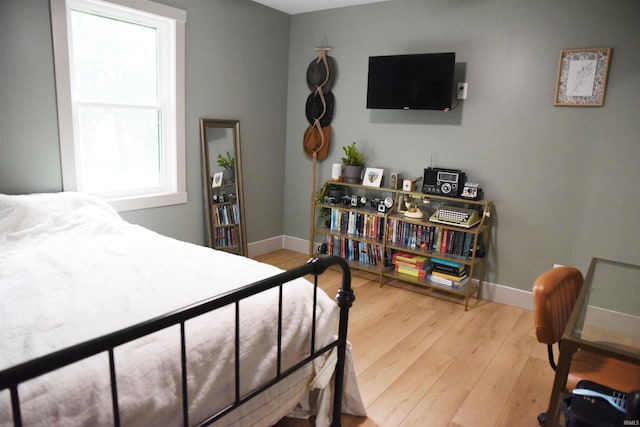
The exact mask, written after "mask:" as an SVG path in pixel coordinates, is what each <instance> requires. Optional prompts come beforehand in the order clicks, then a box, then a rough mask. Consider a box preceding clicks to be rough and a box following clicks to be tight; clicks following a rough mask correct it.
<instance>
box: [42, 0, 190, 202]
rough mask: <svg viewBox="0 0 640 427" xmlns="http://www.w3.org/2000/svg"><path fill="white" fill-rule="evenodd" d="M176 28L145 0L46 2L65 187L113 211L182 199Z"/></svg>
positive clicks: (181, 21) (172, 13)
mask: <svg viewBox="0 0 640 427" xmlns="http://www.w3.org/2000/svg"><path fill="white" fill-rule="evenodd" d="M130 3H131V4H130ZM134 6H135V7H134ZM185 21H186V15H185V13H184V12H183V11H180V10H178V9H174V8H171V7H168V6H164V5H160V4H158V3H153V2H149V1H146V0H114V1H109V2H107V1H102V0H52V27H53V29H54V55H55V65H56V83H57V89H58V109H59V117H60V118H59V120H60V140H61V151H62V166H63V181H64V188H65V190H74V191H83V192H87V193H93V194H97V195H99V196H101V197H103V198H105V199H106V200H107V201H109V202H110V203H112V204H113V205H114V206H115V207H116V208H117V209H119V210H130V209H139V208H145V207H152V206H162V205H168V204H176V203H185V202H186V191H185V177H184V175H185V167H184V25H185Z"/></svg>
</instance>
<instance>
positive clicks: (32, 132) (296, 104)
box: [0, 0, 640, 289]
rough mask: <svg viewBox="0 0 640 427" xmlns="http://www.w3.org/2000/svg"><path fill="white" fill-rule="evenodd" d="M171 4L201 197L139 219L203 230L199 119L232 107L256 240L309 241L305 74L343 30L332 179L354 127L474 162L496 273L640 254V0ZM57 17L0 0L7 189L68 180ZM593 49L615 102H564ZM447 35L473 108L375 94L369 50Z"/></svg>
mask: <svg viewBox="0 0 640 427" xmlns="http://www.w3.org/2000/svg"><path fill="white" fill-rule="evenodd" d="M163 2H164V3H167V4H171V5H173V6H177V7H180V8H182V9H184V10H186V11H187V14H188V18H187V100H186V101H187V102H186V104H187V118H186V119H187V168H188V175H187V190H188V192H189V203H188V204H187V205H180V206H174V207H167V208H158V209H149V210H142V211H137V212H127V213H125V214H124V215H123V216H124V217H125V218H126V219H128V220H130V221H132V222H136V223H140V224H142V225H144V226H146V227H149V228H151V229H154V230H156V231H159V232H161V233H163V234H166V235H169V236H172V237H176V238H179V239H183V240H186V241H191V242H194V243H202V242H203V241H204V230H203V221H202V196H201V182H200V180H201V178H200V146H199V135H198V118H199V117H209V118H233V119H239V120H240V122H241V136H242V144H243V161H244V170H245V178H244V183H245V193H246V194H245V198H246V208H247V227H248V230H247V234H248V236H249V241H250V242H256V241H259V240H261V239H266V238H269V237H274V236H279V235H282V234H285V235H290V236H294V237H298V238H301V239H307V238H308V233H309V198H310V192H311V162H310V160H309V159H308V158H306V157H305V155H304V153H303V150H302V135H303V133H304V130H305V128H306V126H307V122H306V118H305V116H304V103H305V101H306V98H307V95H308V93H309V90H308V88H307V85H306V81H305V73H306V69H307V66H308V64H309V63H310V62H311V60H312V59H313V58H314V57H315V55H316V52H314V50H313V48H314V47H316V46H318V45H320V44H322V42H323V38H324V37H325V36H326V37H327V40H328V43H329V45H331V46H333V47H334V50H333V51H332V52H331V54H332V56H334V58H335V59H336V61H337V64H338V73H339V74H338V77H337V80H336V84H335V86H334V89H333V92H334V95H335V97H336V108H335V111H334V121H333V123H332V127H333V134H332V141H331V148H330V151H329V157H328V158H327V159H326V160H324V161H323V162H321V163H320V164H319V171H318V182H321V181H322V180H325V179H327V178H328V177H329V176H330V165H331V163H333V162H335V161H339V158H340V157H341V156H340V153H341V147H342V146H343V145H346V144H348V143H350V142H351V141H358V143H359V145H360V146H361V147H363V148H364V151H365V154H366V156H367V158H368V161H367V164H368V165H369V166H376V167H383V168H385V169H387V170H389V171H399V172H402V173H403V174H404V175H405V176H419V175H421V173H422V169H423V168H424V167H425V166H427V165H428V163H429V159H430V158H433V161H434V164H435V165H440V166H446V167H457V168H461V169H464V170H465V171H467V173H468V176H469V178H470V180H473V181H477V182H480V183H481V184H482V186H483V187H484V189H485V193H486V196H487V198H488V199H492V200H493V201H494V202H495V204H496V216H495V218H494V221H495V227H494V229H493V234H492V242H491V248H490V250H491V251H490V270H489V277H488V279H489V280H490V281H491V282H494V283H499V284H503V285H507V286H512V287H515V288H520V289H529V288H530V284H531V281H532V280H533V278H534V277H535V276H536V275H537V274H538V273H539V272H540V271H542V270H544V269H545V268H548V267H550V266H551V265H552V264H553V263H565V264H573V265H576V266H578V267H579V268H581V269H583V271H584V270H586V267H587V265H588V262H589V260H590V259H591V257H593V256H600V257H606V258H613V259H617V260H621V261H627V262H632V263H637V264H640V250H639V249H638V247H639V246H640V245H639V243H640V242H639V241H638V240H639V239H638V236H639V233H638V231H637V226H636V225H635V224H636V220H637V218H640V203H639V202H638V199H637V198H636V197H635V194H636V191H635V184H636V182H638V181H640V180H639V178H640V172H639V171H638V167H637V164H638V161H639V160H640V147H639V143H640V142H639V141H638V135H640V124H639V120H638V118H639V117H640V114H639V113H640V106H639V105H640V103H638V99H640V76H639V75H638V69H640V55H638V52H639V51H640V34H639V32H640V30H639V29H640V2H638V1H637V0H613V1H608V2H605V1H601V0H566V1H563V2H557V1H552V0H537V1H530V0H483V1H479V0H478V1H462V0H456V1H451V0H422V1H412V0H396V1H391V2H388V3H379V4H374V5H365V6H357V7H352V8H341V9H334V10H329V11H320V12H314V13H308V14H300V15H294V16H292V17H289V16H287V15H285V14H283V13H280V12H277V11H273V10H270V9H268V8H266V7H263V6H261V5H259V4H256V3H253V2H250V1H247V0H188V1H187V0H163ZM50 32H51V25H50V18H49V5H48V1H46V0H29V1H21V0H0V192H4V193H28V192H37V191H58V190H60V189H61V188H62V181H61V171H60V159H59V156H60V154H59V144H58V136H57V123H56V120H57V116H56V106H55V87H54V78H53V58H52V48H51V33H50ZM580 47H612V48H613V56H612V60H611V68H610V74H609V83H608V86H607V94H606V99H605V105H604V107H602V108H573V107H572V108H569V107H554V106H553V103H552V101H553V93H554V86H555V81H556V72H557V61H558V55H559V52H560V50H561V49H565V48H580ZM441 51H455V52H456V53H457V62H458V64H457V68H458V70H457V72H458V74H459V77H460V79H461V80H464V81H466V82H468V83H469V98H468V99H467V100H466V101H463V102H462V103H461V105H460V106H459V107H458V108H457V110H455V111H453V112H451V113H447V114H445V113H441V112H433V111H426V112H425V111H423V112H418V111H409V112H397V111H396V112H384V111H376V112H372V111H369V110H366V109H365V107H364V103H365V91H366V73H367V58H368V57H369V56H370V55H377V54H393V53H411V52H441ZM285 159H286V163H284V164H285V169H284V170H283V169H282V165H283V162H285ZM282 185H284V188H285V191H284V192H283V191H281V186H282ZM285 194H286V197H285ZM610 208H611V209H610ZM283 217H284V221H283Z"/></svg>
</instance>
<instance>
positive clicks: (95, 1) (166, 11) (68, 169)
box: [51, 0, 187, 211]
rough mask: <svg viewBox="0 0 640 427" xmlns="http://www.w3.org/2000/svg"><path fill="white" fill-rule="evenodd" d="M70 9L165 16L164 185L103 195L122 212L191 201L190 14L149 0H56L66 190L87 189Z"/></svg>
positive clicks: (53, 9) (54, 24) (57, 71)
mask: <svg viewBox="0 0 640 427" xmlns="http://www.w3.org/2000/svg"><path fill="white" fill-rule="evenodd" d="M71 8H79V9H81V10H93V11H97V12H99V11H101V10H105V9H104V8H107V9H112V10H114V9H115V10H118V11H119V12H122V13H125V14H129V15H130V17H131V19H130V20H131V21H133V20H135V16H136V15H137V16H144V15H147V16H151V15H154V16H155V17H156V18H157V17H161V18H162V19H163V20H164V21H166V23H167V25H168V27H166V28H168V29H169V31H168V33H167V34H168V35H169V37H168V38H169V40H168V42H169V44H170V49H169V51H170V52H171V53H170V54H169V58H165V59H166V60H167V61H168V64H165V63H163V61H164V59H161V63H160V65H159V66H160V67H162V66H167V67H168V70H169V79H168V81H169V82H170V84H169V86H170V88H169V96H168V102H167V103H166V105H165V107H166V108H167V109H166V110H165V111H166V113H167V116H170V117H163V125H164V128H163V135H162V137H163V139H164V140H163V144H162V145H163V147H164V150H165V151H164V152H163V160H164V168H163V172H164V179H165V181H166V182H165V185H164V186H163V187H161V188H156V189H152V190H150V191H149V192H147V193H144V194H135V195H122V194H107V193H104V194H98V195H99V196H100V197H102V198H104V199H105V200H106V201H107V202H109V203H110V204H111V205H112V206H113V207H114V208H115V209H116V210H118V211H129V210H135V209H144V208H151V207H158V206H167V205H175V204H181V203H187V192H186V158H185V27H186V18H187V15H186V12H185V11H183V10H180V9H176V8H173V7H170V6H166V5H163V4H159V3H154V2H152V1H149V0H109V1H103V0H51V26H52V33H53V48H54V65H55V79H56V95H57V103H58V126H59V133H60V135H59V136H60V155H61V164H62V181H63V189H64V191H82V185H81V177H80V176H79V173H80V170H79V169H80V168H79V166H78V158H77V154H78V153H79V145H78V142H77V140H76V138H75V135H76V127H75V124H74V114H73V113H74V106H73V103H72V95H71V73H70V53H69V52H70V51H69V31H68V26H67V23H68V22H69V11H70V9H71ZM166 41H167V40H165V42H166Z"/></svg>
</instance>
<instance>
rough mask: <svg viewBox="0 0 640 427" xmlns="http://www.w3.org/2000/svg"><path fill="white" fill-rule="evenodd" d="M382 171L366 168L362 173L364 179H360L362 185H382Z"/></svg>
mask: <svg viewBox="0 0 640 427" xmlns="http://www.w3.org/2000/svg"><path fill="white" fill-rule="evenodd" d="M383 174H384V169H379V168H367V169H366V170H365V171H364V178H362V185H364V186H366V187H380V185H381V184H382V175H383Z"/></svg>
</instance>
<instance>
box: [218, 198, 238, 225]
mask: <svg viewBox="0 0 640 427" xmlns="http://www.w3.org/2000/svg"><path fill="white" fill-rule="evenodd" d="M213 218H214V221H215V224H216V225H232V224H237V223H238V218H240V215H239V214H238V205H237V204H236V203H234V204H232V205H216V206H214V208H213Z"/></svg>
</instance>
